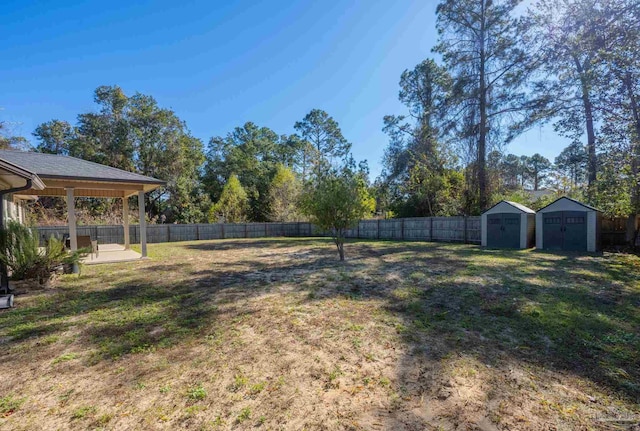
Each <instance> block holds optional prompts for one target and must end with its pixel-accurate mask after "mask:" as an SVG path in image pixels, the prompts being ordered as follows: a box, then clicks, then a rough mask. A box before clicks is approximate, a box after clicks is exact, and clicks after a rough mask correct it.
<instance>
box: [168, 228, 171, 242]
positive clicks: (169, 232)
mask: <svg viewBox="0 0 640 431" xmlns="http://www.w3.org/2000/svg"><path fill="white" fill-rule="evenodd" d="M167 242H171V225H170V224H167Z"/></svg>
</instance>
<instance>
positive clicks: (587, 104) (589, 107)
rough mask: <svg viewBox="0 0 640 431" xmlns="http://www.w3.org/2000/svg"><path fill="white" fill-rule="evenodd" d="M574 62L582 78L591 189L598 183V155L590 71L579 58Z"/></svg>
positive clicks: (575, 58) (588, 182)
mask: <svg viewBox="0 0 640 431" xmlns="http://www.w3.org/2000/svg"><path fill="white" fill-rule="evenodd" d="M573 60H574V62H575V65H576V70H577V71H578V75H579V76H580V88H581V91H582V96H581V99H582V105H583V108H584V118H585V125H586V129H587V185H588V186H589V187H591V185H593V183H595V181H596V176H597V173H598V160H597V155H596V133H595V129H594V127H593V103H592V102H591V92H590V85H589V77H588V76H587V74H588V72H589V71H588V70H587V69H588V66H587V67H583V66H582V64H581V63H580V60H578V58H577V57H574V58H573Z"/></svg>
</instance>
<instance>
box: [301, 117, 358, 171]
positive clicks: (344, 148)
mask: <svg viewBox="0 0 640 431" xmlns="http://www.w3.org/2000/svg"><path fill="white" fill-rule="evenodd" d="M294 128H295V129H296V131H298V133H300V135H301V136H302V138H303V139H305V140H306V141H307V142H309V144H311V147H312V149H311V148H308V147H306V148H305V152H304V154H305V158H307V160H306V161H305V163H308V162H309V161H310V162H311V163H313V165H314V166H316V167H317V166H318V164H320V163H321V162H322V161H323V160H324V161H328V162H329V163H333V162H336V161H337V160H338V161H339V160H342V159H344V158H345V157H347V155H348V154H349V150H350V149H351V144H349V143H348V142H347V140H346V139H345V138H344V136H342V131H341V130H340V126H339V125H338V122H337V121H336V120H334V119H333V118H332V117H330V116H329V114H327V113H326V112H325V111H323V110H321V109H312V110H311V111H310V112H309V113H308V114H307V115H305V117H304V118H303V119H302V121H298V122H296V124H295V125H294ZM312 151H313V152H312ZM306 175H307V170H306V166H304V167H303V179H304V178H306Z"/></svg>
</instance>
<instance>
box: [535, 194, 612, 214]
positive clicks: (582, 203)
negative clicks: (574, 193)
mask: <svg viewBox="0 0 640 431" xmlns="http://www.w3.org/2000/svg"><path fill="white" fill-rule="evenodd" d="M562 200H568V201H571V202H573V203H575V204H578V205H581V206H583V207H585V208H587V209H590V210H592V211H597V212H602V211H600V210H599V209H598V208H595V207H592V206H591V205H587V204H585V203H584V202H580V201H578V200H575V199H573V198H570V197H569V196H562V197H560V198H558V199H556V200H555V201H553V202H551V203H550V204H549V205H547V206H545V207H543V208H540V209H539V210H538V212H544V210H545V209H547V208H548V207H550V206H551V205H554V204H555V203H556V202H559V201H562Z"/></svg>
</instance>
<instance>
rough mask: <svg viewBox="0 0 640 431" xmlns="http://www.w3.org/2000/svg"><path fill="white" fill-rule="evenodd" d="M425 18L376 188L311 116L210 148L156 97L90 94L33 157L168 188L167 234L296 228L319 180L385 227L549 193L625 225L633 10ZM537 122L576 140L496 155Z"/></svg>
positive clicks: (477, 12) (636, 15) (637, 123)
mask: <svg viewBox="0 0 640 431" xmlns="http://www.w3.org/2000/svg"><path fill="white" fill-rule="evenodd" d="M436 14H437V20H436V23H437V24H436V26H437V31H438V40H437V42H436V44H435V46H434V47H433V54H434V58H427V59H425V60H424V61H422V62H420V63H419V64H418V65H416V66H415V67H414V68H413V69H408V70H405V71H404V72H403V73H402V75H401V76H400V82H399V87H400V89H399V94H398V96H399V100H400V101H401V102H402V103H403V104H404V106H405V107H406V111H405V112H404V113H400V114H395V115H388V116H385V117H384V119H383V131H384V132H385V133H386V134H387V135H388V137H389V143H388V146H387V148H386V149H385V154H384V158H383V161H382V166H383V171H382V174H381V175H380V176H379V177H378V178H376V179H375V181H373V183H370V182H369V178H368V167H367V163H366V161H363V162H361V163H359V164H358V163H356V162H355V161H354V160H353V158H352V157H351V144H350V143H349V142H348V140H347V139H346V138H345V137H344V136H343V134H342V132H341V129H340V126H339V125H338V123H337V122H336V121H335V119H333V118H332V117H331V116H330V115H329V114H328V113H326V112H324V111H322V110H318V109H314V110H312V111H311V112H309V113H308V114H307V115H306V116H305V117H304V118H302V119H301V120H300V121H298V122H295V123H294V130H295V133H293V134H278V133H277V132H275V131H274V130H272V129H270V128H268V127H264V126H260V125H256V124H254V123H251V122H248V123H246V124H244V125H240V126H238V127H236V128H235V129H233V130H232V131H230V132H229V133H228V134H226V135H225V136H215V137H212V138H211V139H210V140H209V142H208V143H206V144H205V143H204V142H202V141H201V140H200V139H198V138H195V137H193V136H192V135H191V133H190V131H189V130H188V128H187V126H186V124H185V123H184V122H183V121H182V120H180V119H179V118H178V117H177V115H176V114H175V113H174V112H173V111H171V110H169V109H166V108H162V107H160V106H158V104H157V102H156V101H155V100H154V99H153V97H151V96H149V95H143V94H134V95H132V96H127V95H125V94H124V92H123V91H122V89H120V88H119V87H117V86H103V87H99V88H98V89H96V91H95V94H94V100H95V102H96V104H97V106H98V110H97V112H88V113H82V114H80V115H78V118H77V121H76V124H69V123H67V122H64V121H59V120H52V121H49V122H46V123H43V124H41V125H40V126H38V128H37V129H36V130H35V131H34V136H35V138H36V140H37V145H36V146H35V150H36V151H43V152H51V153H56V154H68V155H72V156H77V157H81V158H84V159H87V160H92V161H96V162H99V163H104V164H107V165H110V166H115V167H118V168H121V169H125V170H129V171H134V172H139V173H142V174H144V175H149V176H154V177H157V178H160V179H163V180H166V181H167V187H166V188H163V189H162V190H158V191H156V192H153V193H152V194H150V195H149V196H148V212H149V218H150V219H151V220H157V221H165V222H202V221H218V220H225V221H244V220H247V221H260V222H261V221H271V220H273V221H276V220H277V221H288V220H300V219H304V218H306V217H309V215H308V211H307V212H306V213H305V211H304V207H305V205H304V204H303V201H304V199H302V196H303V194H304V192H305V190H306V188H308V185H309V184H314V183H316V185H317V182H318V181H319V179H321V178H324V177H326V173H327V172H333V174H334V175H337V174H338V173H341V174H342V175H347V176H350V178H352V179H354V178H355V179H357V181H356V183H354V184H358V187H364V188H365V189H366V191H367V193H368V195H370V196H373V197H374V198H375V212H376V213H377V214H378V215H379V216H385V217H393V216H403V217H409V216H438V215H460V214H465V215H475V214H479V213H481V212H482V211H483V210H485V209H486V208H488V207H489V206H491V205H492V204H493V203H495V202H496V201H497V200H499V199H503V198H507V199H511V200H516V201H519V202H522V203H525V204H527V205H530V206H532V207H534V208H535V207H539V206H542V205H544V204H545V203H546V202H548V201H549V200H550V199H552V198H554V196H546V197H545V196H544V193H542V191H541V189H545V188H546V189H551V190H553V191H554V193H556V194H557V193H562V194H566V195H570V196H573V197H576V198H578V199H581V200H584V201H585V202H587V203H590V204H592V205H594V206H596V207H598V208H601V209H602V210H604V211H605V213H606V214H607V215H611V216H628V217H629V218H630V219H633V220H635V219H636V215H637V214H638V213H639V212H640V185H639V184H640V172H639V171H640V108H639V107H638V97H639V96H640V54H639V53H640V3H638V2H637V1H636V0H539V1H538V2H537V3H535V4H534V5H532V6H530V7H528V8H526V9H525V8H524V7H523V6H522V5H521V3H520V1H518V0H443V1H441V2H440V3H439V5H438V6H437V9H436ZM545 123H550V124H552V125H553V128H554V130H555V131H556V132H557V133H558V134H559V135H561V136H563V137H565V138H569V140H570V142H571V143H570V145H568V146H567V147H566V148H564V149H560V148H559V149H558V153H557V154H558V155H557V157H556V158H555V159H554V160H548V159H546V158H545V157H543V156H542V155H540V154H538V153H536V154H533V155H532V156H517V155H514V154H509V153H508V151H506V149H507V146H508V144H509V142H511V141H512V140H513V139H514V138H515V137H517V136H518V135H520V134H522V133H523V132H525V131H526V130H528V129H530V128H532V127H534V126H538V125H541V124H545ZM9 141H10V142H9ZM12 143H13V144H12ZM23 143H24V142H23V141H21V140H20V139H18V138H16V137H5V139H4V140H3V141H2V142H0V144H1V145H5V146H11V145H19V144H23ZM531 191H534V192H535V191H538V193H532V192H531ZM86 205H87V207H89V208H91V207H92V205H93V207H96V206H98V205H103V204H99V203H97V202H95V201H91V200H87V203H86ZM61 208H62V207H61ZM61 211H62V210H61ZM101 211H104V208H101ZM96 213H97V212H96Z"/></svg>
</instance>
